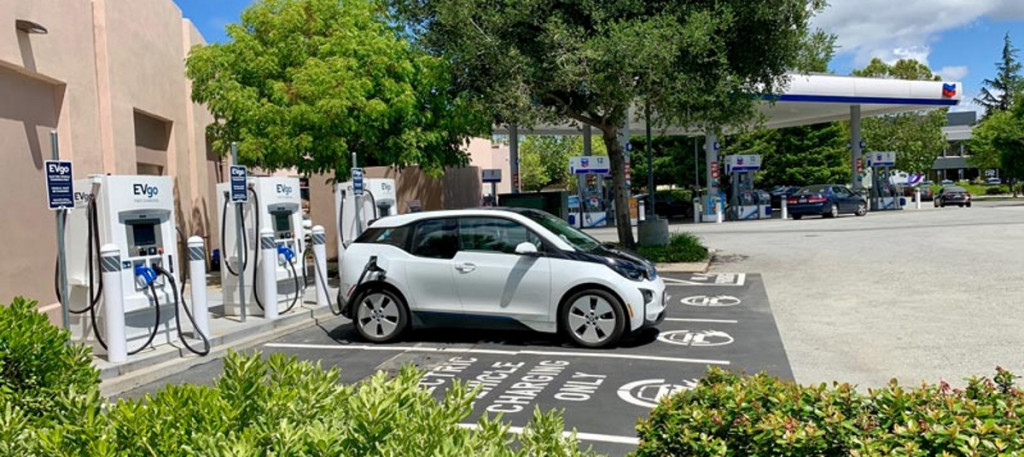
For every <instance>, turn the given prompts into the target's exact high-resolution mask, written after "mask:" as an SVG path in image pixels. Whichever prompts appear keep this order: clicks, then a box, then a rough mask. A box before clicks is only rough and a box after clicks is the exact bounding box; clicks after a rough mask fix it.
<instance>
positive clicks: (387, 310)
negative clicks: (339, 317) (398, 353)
mask: <svg viewBox="0 0 1024 457" xmlns="http://www.w3.org/2000/svg"><path fill="white" fill-rule="evenodd" d="M353 323H354V324H355V327H356V331H357V332H359V336H362V337H363V338H366V339H367V340H370V341H372V342H374V343H385V342H388V341H393V340H395V339H397V338H398V337H399V336H401V335H402V333H403V332H404V331H405V328H406V327H408V326H409V309H408V308H407V307H406V304H405V300H403V299H402V298H401V297H399V296H398V295H397V294H395V293H393V292H391V291H390V290H387V289H383V288H376V289H371V290H368V291H366V292H365V293H362V294H360V296H359V300H358V301H357V302H356V312H355V319H353Z"/></svg>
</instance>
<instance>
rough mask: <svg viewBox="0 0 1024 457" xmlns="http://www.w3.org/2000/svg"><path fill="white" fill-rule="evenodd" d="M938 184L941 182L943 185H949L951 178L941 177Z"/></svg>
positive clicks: (951, 181) (951, 182)
mask: <svg viewBox="0 0 1024 457" xmlns="http://www.w3.org/2000/svg"><path fill="white" fill-rule="evenodd" d="M939 184H942V185H943V186H949V185H952V184H953V180H951V179H943V180H942V181H939Z"/></svg>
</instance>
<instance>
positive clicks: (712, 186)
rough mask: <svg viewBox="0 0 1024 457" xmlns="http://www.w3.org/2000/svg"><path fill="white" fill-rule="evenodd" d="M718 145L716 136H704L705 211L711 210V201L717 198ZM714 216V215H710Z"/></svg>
mask: <svg viewBox="0 0 1024 457" xmlns="http://www.w3.org/2000/svg"><path fill="white" fill-rule="evenodd" d="M718 152H719V143H718V135H715V134H710V135H705V165H707V169H708V171H707V175H706V176H705V178H706V181H707V182H708V195H707V198H708V203H707V204H706V205H705V210H706V211H707V209H708V208H711V207H712V206H711V201H712V200H711V199H712V198H718V188H719V185H718V180H719V175H718V169H719V167H718V163H719V159H720V157H719V153H718ZM711 214H714V213H711Z"/></svg>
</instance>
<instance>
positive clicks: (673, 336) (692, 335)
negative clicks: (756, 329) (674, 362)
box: [658, 330, 736, 348]
mask: <svg viewBox="0 0 1024 457" xmlns="http://www.w3.org/2000/svg"><path fill="white" fill-rule="evenodd" d="M658 340H659V341H661V342H663V343H668V344H675V345H679V346H688V347H695V348H700V347H714V346H725V345H727V344H732V342H733V341H736V340H735V339H734V338H733V337H732V336H731V335H729V334H728V333H725V332H723V331H720V330H700V331H694V330H671V331H668V332H661V333H660V334H658Z"/></svg>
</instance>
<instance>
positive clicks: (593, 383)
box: [122, 272, 792, 455]
mask: <svg viewBox="0 0 1024 457" xmlns="http://www.w3.org/2000/svg"><path fill="white" fill-rule="evenodd" d="M664 277H665V281H666V283H667V284H668V291H669V294H670V297H671V298H670V302H669V307H668V312H667V317H666V319H665V321H664V322H663V323H662V324H661V325H660V326H659V327H658V328H657V329H649V330H646V331H643V332H640V333H639V334H636V335H633V336H630V337H629V338H628V339H626V340H624V341H623V342H622V343H621V344H619V345H618V346H617V347H615V348H611V349H604V350H593V349H584V348H579V347H576V346H573V345H571V344H570V343H568V342H567V341H566V340H565V339H564V338H561V337H558V336H555V335H544V334H538V333H533V332H524V331H505V332H496V331H493V330H487V331H479V330H472V329H466V330H452V329H427V330H417V331H414V332H411V333H410V334H409V335H407V336H406V337H405V338H404V339H403V341H401V342H398V343H394V344H381V345H375V344H371V343H367V342H365V341H363V340H361V339H360V338H359V337H358V335H357V333H356V332H355V329H354V328H353V327H352V325H351V323H350V322H349V321H348V320H345V319H340V318H339V319H338V320H337V321H335V323H334V324H332V325H325V326H322V327H311V328H308V329H306V330H302V331H298V332H295V333H292V334H289V335H286V336H283V337H281V338H279V339H277V340H275V341H273V342H270V343H267V344H265V345H263V346H261V347H260V348H259V349H260V350H261V351H263V352H264V353H266V354H270V353H284V354H288V355H293V356H296V357H298V358H299V359H302V360H309V361H315V362H320V363H322V364H323V366H324V367H332V366H337V367H340V368H341V373H342V382H355V381H358V380H360V379H363V378H365V377H367V376H370V375H372V374H374V373H376V372H377V371H379V370H385V371H397V370H398V369H399V368H401V367H402V366H403V365H407V364H412V365H415V366H417V367H419V368H420V369H422V370H424V371H425V372H426V374H425V375H424V377H423V379H422V381H421V386H422V387H423V388H424V389H428V390H431V391H432V392H434V393H435V395H436V396H438V398H441V396H442V395H443V392H444V389H445V388H446V387H447V386H450V385H451V382H452V380H453V379H461V380H463V381H466V382H468V383H469V384H470V386H471V387H472V386H480V387H481V393H480V394H479V395H478V397H477V399H476V402H475V404H474V413H473V416H472V417H471V418H470V422H474V421H475V420H476V419H477V418H479V417H480V416H481V415H484V414H489V415H492V416H493V415H496V414H499V413H500V414H501V415H502V418H503V419H504V420H505V421H506V422H508V423H510V424H511V425H512V426H514V427H522V426H524V425H526V423H527V421H528V420H529V418H530V417H531V415H532V413H533V411H534V408H540V409H541V410H543V411H547V410H551V409H561V410H564V417H565V421H566V426H567V427H568V428H570V429H575V430H576V431H577V432H578V435H577V436H578V437H579V438H580V439H581V441H582V442H583V444H584V445H585V446H586V445H592V446H593V448H594V449H595V450H596V451H599V452H602V453H606V454H608V455H624V454H626V453H628V452H629V451H630V450H632V449H634V448H635V447H636V443H637V438H636V432H635V428H634V427H635V425H636V421H637V419H638V418H641V417H645V416H646V415H647V414H648V413H649V412H650V409H651V408H652V407H654V405H655V404H656V403H657V401H658V399H659V398H661V397H662V396H665V395H669V394H671V393H673V392H677V391H679V390H682V389H688V388H691V387H692V386H694V385H695V384H696V382H697V381H698V380H699V379H700V377H701V376H702V375H703V373H704V372H705V371H706V370H707V368H708V367H711V366H718V367H722V368H725V369H728V370H732V371H737V372H745V373H754V372H762V371H763V372H767V373H769V374H772V375H775V376H780V377H782V378H786V379H792V372H791V370H790V366H789V362H788V360H787V357H786V352H785V349H784V347H783V344H782V341H781V339H780V338H779V333H778V330H777V328H776V325H775V320H774V318H773V315H772V310H771V307H770V305H769V303H768V298H767V295H766V293H765V289H764V286H763V284H762V280H761V277H760V275H758V274H747V273H728V272H719V273H714V274H666V275H664ZM222 372H223V365H222V363H221V362H220V361H213V362H210V363H208V364H205V365H200V366H197V367H194V368H192V369H190V370H189V371H186V372H183V373H180V374H178V375H175V376H172V377H171V378H168V379H164V380H161V381H159V382H156V383H152V384H149V385H146V386H143V387H140V388H138V389H135V390H133V391H129V392H125V393H124V394H122V396H125V397H136V398H137V397H140V396H142V395H144V394H146V393H150V392H154V391H156V390H157V389H159V388H160V387H161V386H163V385H165V384H166V383H168V382H171V383H179V382H186V381H187V382H193V383H210V382H212V380H213V379H215V378H216V377H217V376H219V375H220V374H221V373H222Z"/></svg>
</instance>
